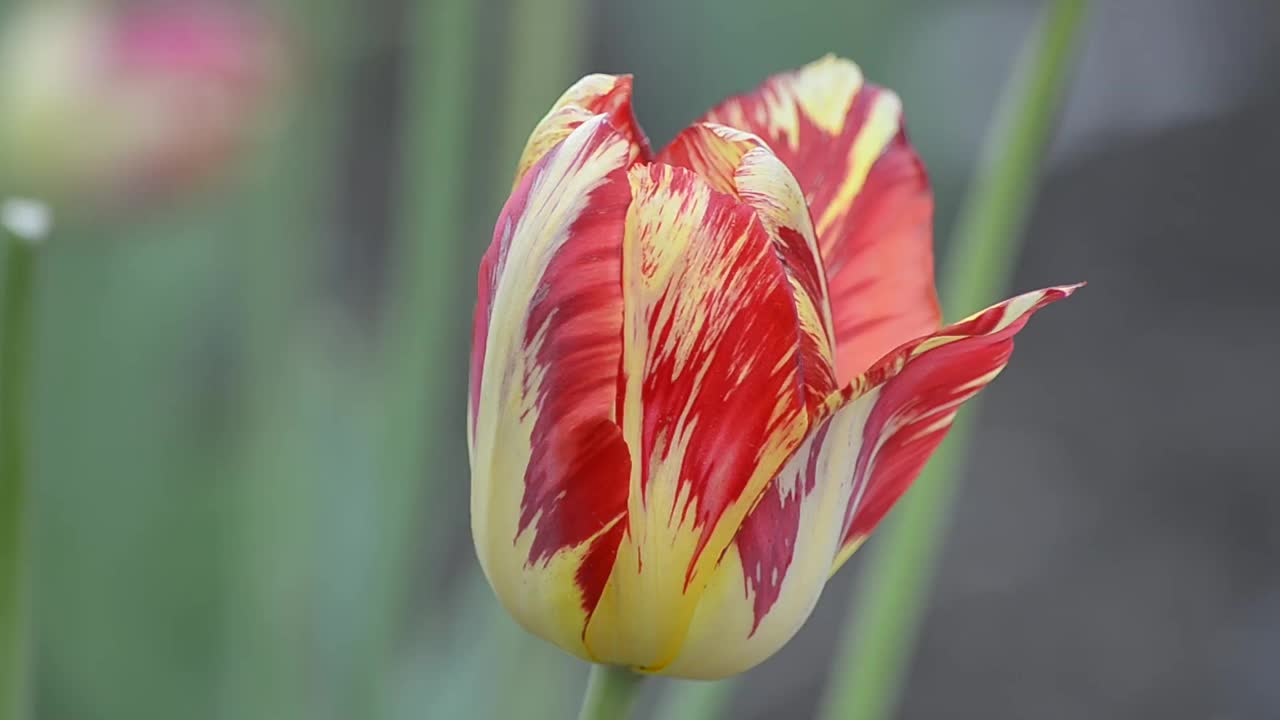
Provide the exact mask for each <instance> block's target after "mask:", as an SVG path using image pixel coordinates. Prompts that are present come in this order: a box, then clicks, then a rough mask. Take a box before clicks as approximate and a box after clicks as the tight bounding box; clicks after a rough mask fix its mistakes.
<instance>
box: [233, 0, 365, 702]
mask: <svg viewBox="0 0 1280 720" xmlns="http://www.w3.org/2000/svg"><path fill="white" fill-rule="evenodd" d="M271 4H272V5H274V6H275V10H276V12H278V13H279V15H280V16H281V17H282V19H283V20H284V21H285V22H286V23H287V27H292V28H308V29H309V30H310V31H311V32H309V33H308V34H306V35H299V36H298V37H297V44H296V45H295V46H293V47H291V48H290V50H292V51H295V52H296V53H297V56H298V57H299V58H300V59H301V60H302V61H301V62H298V63H297V68H298V70H297V73H296V75H295V76H294V77H293V79H294V81H295V84H294V86H293V87H290V88H289V89H288V95H287V97H286V98H285V100H286V102H285V103H283V104H284V105H285V107H284V108H283V109H282V113H281V120H280V122H281V127H279V128H278V129H277V131H276V133H277V135H276V137H274V138H272V140H273V141H272V142H271V143H270V144H269V145H268V146H267V147H266V152H264V153H262V156H261V157H260V159H259V160H258V162H256V163H255V165H257V167H256V168H255V175H254V177H252V178H250V180H249V182H248V184H247V187H246V192H245V193H244V194H243V195H242V196H241V197H240V198H238V205H239V207H237V208H235V209H234V210H233V211H232V212H230V213H228V217H227V219H226V220H227V222H228V223H229V225H230V226H231V227H232V228H234V232H235V234H234V235H233V236H232V237H233V238H234V239H236V240H238V241H239V242H238V243H237V244H235V246H234V247H233V248H232V252H233V253H234V258H235V260H236V263H237V265H236V273H237V280H238V281H239V283H240V290H241V298H242V300H241V302H242V305H241V313H242V314H241V323H240V330H241V332H240V337H239V340H240V343H241V345H240V349H239V351H240V360H239V362H240V370H241V373H240V375H241V378H240V384H239V393H240V395H239V399H240V404H239V406H238V414H239V417H238V418H237V425H236V430H237V432H236V436H235V437H234V442H235V444H236V449H235V450H236V451H235V459H234V461H233V462H234V463H235V466H234V468H233V469H232V470H231V471H230V473H229V475H230V476H231V478H232V481H231V482H230V483H229V484H228V493H229V498H228V505H229V517H230V521H229V523H228V526H229V527H228V532H227V540H226V543H227V557H228V582H227V588H226V592H227V596H226V602H225V606H226V611H225V612H226V619H225V621H224V622H225V626H226V627H225V630H224V632H223V637H224V640H225V646H224V652H223V658H222V667H221V670H222V675H223V677H222V682H221V685H220V688H219V696H220V697H219V715H220V716H221V717H225V718H236V719H237V720H238V719H239V718H252V717H270V718H272V720H298V719H299V718H311V717H315V715H316V711H315V709H314V708H313V707H312V704H313V703H314V702H315V700H314V699H313V693H312V692H311V691H310V689H309V688H308V677H307V676H308V671H309V669H310V667H311V666H312V663H313V660H312V658H311V657H310V656H309V654H308V647H307V641H308V640H309V639H310V638H311V637H312V635H313V633H312V630H313V628H312V625H313V616H312V614H311V613H310V612H309V611H310V610H311V603H310V602H305V601H308V600H310V599H311V598H312V597H313V592H314V588H313V587H311V584H312V582H313V579H314V574H315V569H316V566H317V564H318V558H317V557H316V551H315V544H316V543H315V539H314V534H315V533H316V532H317V531H316V528H315V524H316V523H315V515H316V513H315V504H316V500H317V498H316V492H315V489H316V485H317V483H316V482H315V476H314V474H313V473H314V464H313V463H312V464H309V461H310V458H309V457H308V454H309V450H310V447H309V446H308V444H307V441H308V440H309V439H310V438H309V436H308V435H307V433H306V430H304V428H310V427H314V420H313V419H312V418H306V417H300V414H301V413H303V412H304V408H308V409H309V408H312V407H314V403H306V402H303V400H304V399H305V398H301V397H300V395H301V393H302V392H305V390H303V388H305V387H306V378H305V377H303V376H301V374H300V373H299V372H298V355H299V352H298V348H299V347H301V345H302V342H303V341H305V340H307V339H309V338H308V337H307V330H308V328H307V327H306V325H305V322H306V320H309V319H312V318H309V317H306V316H305V314H304V313H305V312H306V307H307V306H306V302H305V301H306V300H307V295H308V293H309V291H310V290H311V289H312V288H313V287H314V286H315V285H316V284H317V279H318V278H319V277H320V273H321V272H322V271H323V269H324V266H325V262H326V260H327V257H328V255H327V253H328V252H329V251H330V250H331V248H330V243H331V241H332V239H333V237H332V232H331V228H332V227H333V225H334V223H333V220H334V218H333V215H332V211H331V208H332V207H333V199H334V197H335V195H336V192H337V188H336V178H337V177H338V175H337V170H338V162H337V161H338V152H339V149H340V148H341V147H342V143H341V135H342V132H343V129H344V119H345V116H346V113H347V110H348V108H349V102H348V100H347V94H348V93H349V90H350V85H351V78H350V76H349V72H350V68H351V62H350V57H349V55H350V53H351V50H352V43H353V42H354V41H353V38H358V37H359V32H360V30H361V25H360V23H359V22H357V19H358V18H359V17H360V15H359V14H358V13H355V12H354V11H353V3H352V2H351V0H273V2H272V3H271ZM308 421H311V422H308ZM326 690H330V688H327V687H326ZM344 690H345V688H344Z"/></svg>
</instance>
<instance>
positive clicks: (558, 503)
mask: <svg viewBox="0 0 1280 720" xmlns="http://www.w3.org/2000/svg"><path fill="white" fill-rule="evenodd" d="M632 153H633V144H632V143H631V142H630V139H629V138H628V137H627V136H626V135H624V134H622V133H620V132H618V131H617V130H616V129H615V128H614V127H613V126H612V125H611V123H610V120H609V118H608V117H607V116H606V115H597V116H595V117H593V118H590V119H588V120H586V121H585V122H583V123H581V124H580V126H579V127H577V128H576V129H574V130H573V131H572V132H570V133H569V134H568V135H567V137H566V138H565V140H564V141H563V142H562V143H561V144H560V145H558V146H556V147H555V148H554V149H552V150H551V151H550V152H548V153H546V154H545V155H544V156H543V157H542V158H541V159H540V160H539V161H538V162H537V163H536V164H535V165H534V166H533V167H532V168H531V169H530V171H529V172H528V173H527V174H526V175H525V177H524V178H523V180H522V181H521V183H520V185H519V187H518V188H517V189H516V192H515V193H514V194H513V195H512V196H511V199H510V200H508V202H507V205H506V207H505V208H504V209H503V212H502V215H501V216H500V218H499V220H498V224H497V228H496V229H495V232H494V239H493V244H492V245H491V246H490V248H489V251H488V253H487V254H486V255H485V257H484V260H483V262H482V264H481V268H480V277H479V301H478V304H477V308H476V318H475V336H474V350H473V354H472V363H471V388H470V390H471V399H470V418H469V422H468V432H469V436H468V439H469V445H470V450H471V467H472V494H471V514H472V531H473V535H474V540H475V546H476V551H477V554H478V555H479V559H480V564H481V566H482V567H483V568H484V571H485V575H486V576H487V577H488V579H489V582H490V583H491V584H492V585H493V587H494V590H495V591H496V593H497V595H498V597H499V598H500V599H501V601H502V602H503V604H504V605H505V606H506V607H507V609H508V610H509V611H510V612H511V614H512V615H513V616H514V617H515V618H516V619H517V620H519V621H520V623H521V624H523V625H524V626H525V627H526V628H528V629H529V630H530V631H531V632H533V633H535V634H537V635H540V636H542V637H544V638H546V639H548V640H551V641H552V642H555V643H556V644H558V645H560V646H561V647H563V648H565V649H567V650H570V651H571V652H575V653H577V654H578V655H580V656H583V657H586V650H585V648H584V647H583V645H582V633H583V629H584V628H585V626H586V620H587V617H588V616H589V614H590V612H591V609H592V608H593V607H594V605H595V603H596V601H597V600H598V598H599V596H600V592H601V591H602V589H603V586H604V582H605V580H606V579H607V578H608V575H609V571H610V568H611V567H612V565H613V557H614V553H615V552H616V549H617V544H618V541H619V539H620V537H621V533H622V530H623V528H624V524H623V522H622V518H623V515H624V513H625V511H626V503H627V492H628V476H629V468H630V455H629V453H628V450H627V445H626V442H625V441H624V439H623V436H622V431H621V429H620V427H619V425H618V423H617V417H616V414H615V411H616V400H617V394H618V390H617V387H618V369H619V366H620V361H621V357H622V315H623V300H622V285H621V282H622V237H623V225H624V220H625V218H626V212H627V206H628V205H629V203H630V198H631V190H630V185H629V183H628V180H627V168H628V167H630V165H631V162H632V158H633V155H632Z"/></svg>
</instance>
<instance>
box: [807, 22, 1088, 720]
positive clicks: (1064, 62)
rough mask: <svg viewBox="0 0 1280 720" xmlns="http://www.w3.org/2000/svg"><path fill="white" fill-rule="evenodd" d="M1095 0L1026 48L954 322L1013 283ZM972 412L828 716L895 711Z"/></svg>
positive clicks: (851, 632) (957, 282) (848, 657)
mask: <svg viewBox="0 0 1280 720" xmlns="http://www.w3.org/2000/svg"><path fill="white" fill-rule="evenodd" d="M1088 4H1089V3H1088V0H1053V1H1052V2H1051V3H1050V5H1049V7H1048V8H1047V10H1046V12H1045V14H1044V16H1043V17H1042V18H1041V20H1040V22H1039V23H1038V24H1037V26H1036V28H1035V30H1034V32H1033V34H1032V35H1031V37H1030V38H1029V40H1028V41H1027V44H1026V46H1025V48H1024V54H1023V55H1022V57H1021V58H1020V62H1019V63H1018V65H1017V67H1016V71H1015V75H1014V77H1013V78H1012V79H1011V81H1010V82H1009V84H1008V85H1007V87H1006V89H1005V92H1004V94H1003V99H1002V102H1001V105H1000V108H999V111H998V115H997V117H996V120H995V122H994V123H993V125H992V126H991V129H990V131H989V134H988V136H987V139H986V141H985V143H984V145H983V152H982V156H981V159H980V165H979V169H978V173H977V176H976V178H975V180H974V184H973V189H972V190H971V192H970V195H969V197H968V199H967V201H966V203H965V205H964V206H963V208H962V210H961V215H960V218H959V220H958V226H957V231H956V237H955V241H954V243H953V245H952V247H951V250H950V253H949V255H948V258H947V262H946V263H945V266H944V272H945V274H944V275H943V278H942V281H941V285H942V306H943V308H944V310H945V311H946V313H947V314H948V316H954V315H956V314H960V313H970V312H974V311H977V310H980V309H981V308H983V307H985V306H986V305H988V304H989V303H990V302H992V301H993V300H995V299H996V298H997V296H999V295H1000V294H1001V293H1002V292H1003V291H1005V290H1006V285H1007V284H1008V283H1009V280H1010V275H1011V274H1012V270H1013V266H1014V262H1015V260H1016V251H1017V244H1016V243H1017V239H1018V233H1019V231H1020V230H1021V228H1022V225H1023V222H1024V220H1025V219H1026V216H1027V213H1028V211H1029V209H1030V200H1031V196H1032V192H1033V190H1034V182H1035V178H1036V175H1037V173H1038V171H1039V168H1040V162H1041V160H1042V158H1043V156H1044V152H1045V149H1046V147H1047V144H1048V140H1049V137H1050V134H1051V130H1052V127H1053V121H1054V118H1055V117H1056V116H1057V113H1058V110H1059V107H1060V105H1061V101H1062V97H1063V94H1064V90H1065V89H1066V86H1067V80H1068V78H1069V76H1070V74H1071V73H1070V71H1071V69H1072V67H1073V64H1074V59H1075V55H1076V50H1077V47H1078V44H1079V40H1080V37H1081V33H1080V30H1081V28H1082V27H1083V26H1084V20H1085V18H1086V15H1087V10H1088ZM974 412H975V409H974V408H973V407H972V405H971V406H970V408H969V409H968V411H967V413H966V414H963V415H961V416H960V418H959V419H958V420H957V421H956V423H955V426H954V427H953V428H952V430H951V433H950V436H949V437H948V438H947V440H946V441H945V442H944V443H943V444H942V446H941V447H940V448H939V449H938V451H937V453H936V454H935V455H934V457H933V459H932V461H931V462H930V463H929V465H928V466H927V467H926V468H925V471H924V472H923V473H922V474H921V476H920V478H919V479H918V480H917V481H916V483H915V486H914V487H913V488H912V489H911V490H910V491H909V492H908V494H907V496H906V497H905V498H904V499H903V501H902V503H901V505H900V507H899V508H898V509H897V511H896V512H895V513H894V516H893V517H892V518H890V520H889V522H886V523H885V527H884V528H883V529H881V530H880V531H879V532H878V533H877V540H876V545H877V547H876V552H875V555H874V556H873V557H872V558H871V562H870V564H869V565H868V567H867V569H866V572H865V573H864V575H863V577H862V583H861V586H860V587H861V592H859V593H858V594H857V595H856V597H855V601H854V604H853V606H852V607H851V609H850V610H851V613H852V616H851V618H850V621H851V622H849V623H848V626H847V628H846V632H845V637H844V640H843V644H842V646H841V651H840V655H839V656H838V658H837V661H836V664H835V666H834V668H833V670H832V675H831V679H830V681H829V685H828V688H829V689H828V693H827V697H826V701H825V705H824V710H823V714H822V717H823V718H825V720H882V719H883V718H888V717H890V716H892V715H893V712H894V709H895V707H896V706H897V702H898V698H899V696H900V694H901V690H902V687H903V684H904V676H905V671H906V669H907V666H908V663H909V661H910V658H911V654H912V651H913V649H914V648H915V645H916V640H917V636H918V633H919V628H920V624H921V620H922V618H923V613H924V610H925V606H926V603H925V596H926V593H927V592H928V589H929V585H930V579H931V578H932V577H933V574H934V569H935V567H936V566H937V560H938V555H939V551H940V547H941V543H942V539H943V537H944V535H945V533H946V530H947V516H948V511H949V509H950V506H951V501H952V497H953V495H954V491H955V484H956V480H957V478H958V476H959V474H960V472H961V469H962V465H963V463H964V461H965V457H966V449H967V447H968V444H969V440H970V438H971V436H972V427H971V424H970V421H969V419H968V418H971V417H972V416H973V413H974Z"/></svg>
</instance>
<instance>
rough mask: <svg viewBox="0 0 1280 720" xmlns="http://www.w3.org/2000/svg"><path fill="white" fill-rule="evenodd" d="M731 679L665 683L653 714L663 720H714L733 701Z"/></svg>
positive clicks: (721, 714)
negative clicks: (666, 685) (656, 710)
mask: <svg viewBox="0 0 1280 720" xmlns="http://www.w3.org/2000/svg"><path fill="white" fill-rule="evenodd" d="M734 684H735V683H734V681H733V680H716V681H712V682H706V681H700V680H678V681H672V682H670V683H668V685H669V686H668V687H667V688H666V690H665V691H664V692H663V695H662V701H661V702H660V704H659V707H658V712H657V713H656V714H655V715H654V717H659V718H662V719H663V720H716V718H719V717H722V716H723V715H724V713H725V708H727V707H728V706H729V703H730V702H732V701H733V687H734Z"/></svg>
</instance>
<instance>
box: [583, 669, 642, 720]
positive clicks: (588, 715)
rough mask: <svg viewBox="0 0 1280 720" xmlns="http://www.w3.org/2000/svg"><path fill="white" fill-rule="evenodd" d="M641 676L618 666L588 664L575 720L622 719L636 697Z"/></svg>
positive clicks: (627, 714) (624, 718)
mask: <svg viewBox="0 0 1280 720" xmlns="http://www.w3.org/2000/svg"><path fill="white" fill-rule="evenodd" d="M642 680H644V676H643V675H639V674H636V673H634V672H631V671H630V670H628V669H626V668H624V667H620V666H618V665H592V666H591V675H590V677H588V678H587V692H586V694H585V695H583V696H582V711H581V712H579V713H578V720H626V718H628V717H630V716H631V709H632V708H633V707H634V706H635V704H636V698H637V697H639V696H640V685H641V681H642Z"/></svg>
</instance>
